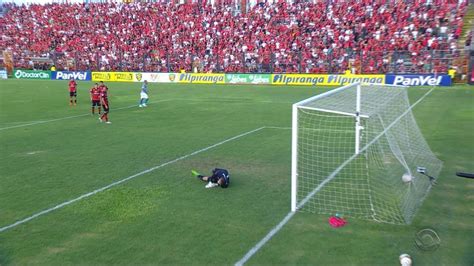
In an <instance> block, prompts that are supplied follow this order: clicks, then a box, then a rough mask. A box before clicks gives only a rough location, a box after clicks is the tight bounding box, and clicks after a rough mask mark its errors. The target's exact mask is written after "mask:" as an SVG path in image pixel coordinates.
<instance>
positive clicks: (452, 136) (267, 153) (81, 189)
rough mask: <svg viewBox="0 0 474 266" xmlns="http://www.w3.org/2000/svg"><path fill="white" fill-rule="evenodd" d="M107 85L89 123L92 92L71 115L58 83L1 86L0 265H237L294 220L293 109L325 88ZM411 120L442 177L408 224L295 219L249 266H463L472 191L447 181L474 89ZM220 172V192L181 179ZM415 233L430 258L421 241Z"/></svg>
mask: <svg viewBox="0 0 474 266" xmlns="http://www.w3.org/2000/svg"><path fill="white" fill-rule="evenodd" d="M107 85H108V87H109V99H110V105H111V112H110V116H109V117H110V120H111V121H112V124H103V123H99V121H98V119H97V115H95V116H92V115H91V114H90V101H89V93H88V91H89V89H90V87H91V86H92V83H90V82H79V84H78V88H79V89H78V105H77V106H73V107H71V106H69V104H68V100H69V99H68V98H69V94H68V91H67V81H30V80H6V81H0V158H1V164H0V228H1V229H0V265H9V264H20V265H22V264H40V265H65V264H87V265H90V264H126V265H131V264H180V265H186V264H199V265H208V264H217V265H230V264H234V263H236V262H237V261H239V260H240V259H241V258H242V257H243V256H244V255H245V254H246V253H247V252H248V251H249V250H250V249H251V248H253V247H254V246H255V245H256V244H257V242H259V241H260V240H261V239H262V238H263V237H265V235H266V234H267V233H268V232H269V231H270V230H271V229H272V228H274V227H275V226H276V225H277V224H278V223H280V222H281V221H282V219H283V218H284V217H285V216H286V215H287V214H288V212H289V211H290V159H291V153H290V149H291V139H290V135H291V130H290V126H291V105H292V103H294V102H297V101H299V100H302V99H305V98H308V97H310V96H313V95H315V94H319V93H322V92H325V91H328V90H329V89H331V88H324V87H316V88H315V87H287V86H239V85H194V84H193V85H183V84H150V86H149V91H150V104H149V106H148V107H147V108H138V100H139V99H138V98H139V90H140V85H139V84H138V83H108V84H107ZM429 89H430V88H427V87H425V88H410V89H409V96H410V101H411V102H412V103H413V102H415V101H416V100H417V99H419V98H420V97H421V96H423V95H424V94H425V93H426V92H427V91H428V90H429ZM413 112H414V114H415V117H416V119H417V121H418V125H419V126H420V128H421V131H422V133H423V134H424V136H425V138H426V140H427V142H428V144H429V145H430V147H431V149H432V150H433V152H434V153H435V154H436V155H437V156H438V158H439V159H441V160H442V161H443V162H444V168H443V170H442V173H441V176H440V178H439V180H438V184H437V185H436V186H435V187H434V188H433V190H432V191H431V192H430V194H429V195H428V197H427V198H426V200H425V201H424V203H423V205H422V206H421V209H420V211H419V212H418V214H417V216H416V217H415V219H414V221H413V223H412V224H411V225H390V224H383V223H376V222H373V221H366V220H359V219H351V217H348V222H349V223H348V225H346V226H345V227H342V228H339V229H333V228H331V227H330V226H329V225H328V223H327V219H328V216H327V215H317V214H310V213H297V214H296V215H295V216H294V217H293V218H292V219H291V220H289V222H288V223H287V224H286V225H285V226H284V227H283V229H282V230H281V231H279V232H278V233H277V234H276V235H275V236H274V237H273V238H272V239H271V240H270V241H268V242H267V243H266V244H265V245H264V246H263V247H262V249H260V250H259V251H258V252H257V253H256V254H255V255H254V256H253V257H251V258H250V260H249V261H248V262H247V263H248V264H249V265H254V264H312V265H328V264H338V265H396V264H398V263H399V262H398V256H399V255H400V254H402V253H408V254H410V255H411V256H412V258H413V260H414V263H415V264H416V265H473V263H474V253H473V252H472V247H473V245H474V237H473V234H474V233H473V232H474V225H473V223H472V222H473V221H474V207H473V204H472V203H473V200H474V193H473V191H474V180H472V179H465V178H460V177H457V176H455V172H456V171H464V172H474V134H473V133H472V132H474V88H473V87H470V86H457V87H440V88H435V89H434V90H433V92H432V93H431V94H429V95H428V96H427V97H426V98H425V99H424V100H423V101H422V102H420V103H419V104H418V105H417V106H416V107H414V109H413ZM214 167H222V168H227V169H229V171H230V173H231V184H230V186H229V188H228V189H221V188H214V189H205V188H204V186H205V183H203V182H202V181H199V180H198V179H196V178H195V177H193V176H192V175H191V169H196V170H198V171H200V172H202V173H203V174H209V173H210V170H211V169H212V168H214ZM54 207H57V208H56V209H53V208H54ZM43 211H44V212H43ZM28 218H31V219H28ZM24 219H28V220H24ZM22 220H23V221H24V223H19V224H15V222H17V221H22ZM425 228H430V229H432V230H434V231H436V232H437V234H438V235H439V237H440V239H441V244H440V246H439V247H438V248H437V249H436V250H431V251H426V250H423V249H422V248H420V247H418V246H417V245H415V238H416V234H417V232H419V231H420V230H422V229H425ZM2 229H3V230H2Z"/></svg>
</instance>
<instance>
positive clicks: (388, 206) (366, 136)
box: [291, 83, 442, 224]
mask: <svg viewBox="0 0 474 266" xmlns="http://www.w3.org/2000/svg"><path fill="white" fill-rule="evenodd" d="M411 109H412V106H410V102H409V99H408V95H407V88H406V87H402V86H389V85H381V84H374V85H362V84H360V83H353V84H349V85H346V86H343V87H340V88H337V89H334V90H331V91H328V92H326V93H323V94H320V95H317V96H314V97H311V98H309V99H306V100H303V101H301V102H298V103H295V104H294V105H293V113H292V151H291V153H292V165H291V210H292V211H297V210H298V211H307V212H313V213H323V214H336V213H340V214H343V215H346V216H350V217H356V218H364V219H371V220H375V221H379V222H387V223H394V224H406V223H411V221H412V219H413V217H414V215H415V214H416V211H417V210H418V208H419V207H420V205H421V203H422V201H423V200H424V198H425V197H426V195H427V194H428V192H429V190H430V189H431V187H432V185H433V181H434V177H437V176H438V175H439V173H440V171H441V168H442V162H441V161H440V160H438V159H437V158H436V156H435V155H434V154H433V152H432V151H431V150H430V148H429V146H428V144H427V143H426V141H425V139H424V137H423V135H422V134H421V131H420V129H419V128H418V125H417V123H416V120H415V118H414V116H413V114H412V112H411Z"/></svg>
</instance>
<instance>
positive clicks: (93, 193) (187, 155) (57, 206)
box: [0, 127, 265, 233]
mask: <svg viewBox="0 0 474 266" xmlns="http://www.w3.org/2000/svg"><path fill="white" fill-rule="evenodd" d="M264 128H265V127H259V128H256V129H253V130H250V131H247V132H244V133H242V134H239V135H236V136H233V137H231V138H228V139H226V140H223V141H221V142H218V143H216V144H213V145H211V146H207V147H206V148H203V149H200V150H197V151H195V152H192V153H189V154H186V155H183V156H181V157H178V158H176V159H174V160H171V161H168V162H165V163H162V164H160V165H157V166H154V167H152V168H149V169H146V170H144V171H141V172H139V173H136V174H134V175H131V176H129V177H126V178H124V179H121V180H119V181H116V182H113V183H111V184H109V185H107V186H104V187H101V188H98V189H96V190H94V191H91V192H89V193H86V194H82V195H81V196H79V197H77V198H74V199H72V200H68V201H65V202H63V203H61V204H58V205H56V206H54V207H51V208H49V209H46V210H43V211H40V212H38V213H35V214H33V215H31V216H29V217H27V218H24V219H22V220H19V221H17V222H15V223H13V224H10V225H7V226H4V227H0V233H1V232H4V231H7V230H9V229H12V228H14V227H16V226H18V225H21V224H24V223H26V222H29V221H31V220H33V219H35V218H38V217H40V216H43V215H46V214H48V213H50V212H52V211H55V210H57V209H61V208H63V207H65V206H67V205H70V204H72V203H74V202H77V201H80V200H82V199H85V198H88V197H90V196H92V195H95V194H97V193H99V192H102V191H104V190H107V189H109V188H111V187H114V186H117V185H120V184H122V183H124V182H127V181H129V180H131V179H133V178H135V177H138V176H141V175H144V174H147V173H150V172H152V171H154V170H156V169H160V168H162V167H165V166H167V165H170V164H173V163H176V162H178V161H181V160H184V159H186V158H188V157H191V156H193V155H196V154H199V153H201V152H205V151H207V150H210V149H212V148H215V147H217V146H220V145H222V144H225V143H227V142H229V141H233V140H236V139H238V138H241V137H244V136H247V135H250V134H252V133H255V132H257V131H260V130H262V129H264Z"/></svg>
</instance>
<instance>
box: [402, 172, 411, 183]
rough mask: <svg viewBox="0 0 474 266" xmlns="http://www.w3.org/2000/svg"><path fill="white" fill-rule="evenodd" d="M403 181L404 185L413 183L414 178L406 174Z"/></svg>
mask: <svg viewBox="0 0 474 266" xmlns="http://www.w3.org/2000/svg"><path fill="white" fill-rule="evenodd" d="M402 181H403V182H404V183H410V182H411V181H413V176H412V175H410V174H407V173H405V174H403V175H402Z"/></svg>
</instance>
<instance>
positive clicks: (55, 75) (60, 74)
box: [51, 71, 91, 80]
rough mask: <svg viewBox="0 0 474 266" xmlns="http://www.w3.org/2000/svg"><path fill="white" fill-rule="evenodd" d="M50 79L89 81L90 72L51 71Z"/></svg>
mask: <svg viewBox="0 0 474 266" xmlns="http://www.w3.org/2000/svg"><path fill="white" fill-rule="evenodd" d="M51 79H58V80H68V79H74V80H91V72H89V71H53V72H51Z"/></svg>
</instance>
